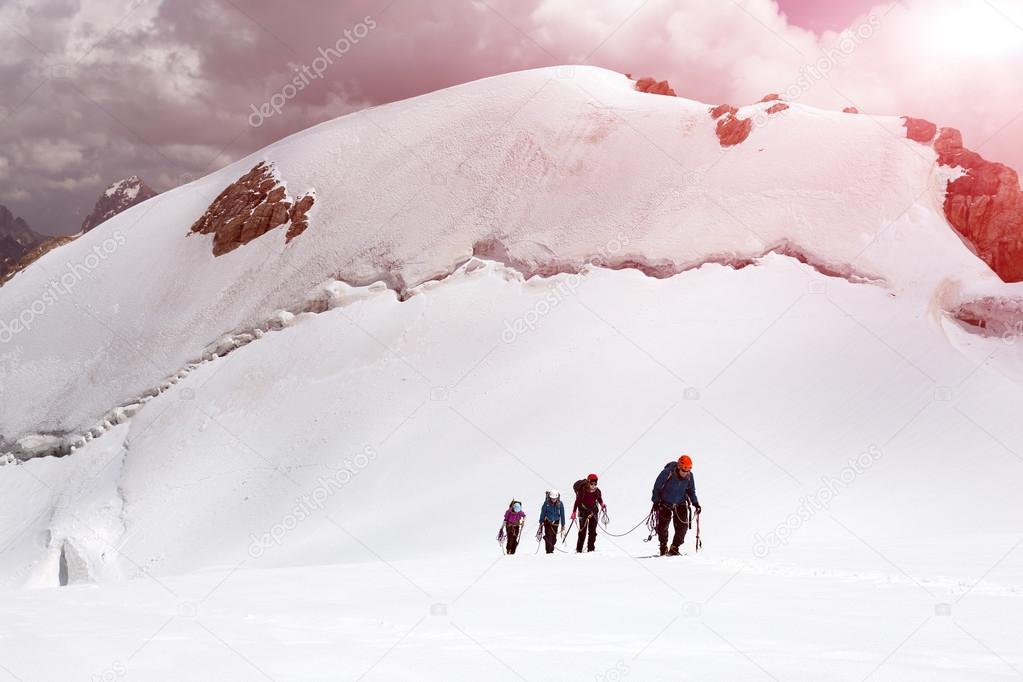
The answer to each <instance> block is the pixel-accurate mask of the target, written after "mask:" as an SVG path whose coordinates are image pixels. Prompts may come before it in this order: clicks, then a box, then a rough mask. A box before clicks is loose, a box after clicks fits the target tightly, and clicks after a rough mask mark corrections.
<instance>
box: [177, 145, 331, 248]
mask: <svg viewBox="0 0 1023 682" xmlns="http://www.w3.org/2000/svg"><path fill="white" fill-rule="evenodd" d="M312 204H313V197H312V195H308V194H307V195H305V196H303V197H302V198H301V199H299V200H298V202H297V203H296V204H295V205H294V207H293V205H292V202H291V201H288V200H287V190H286V189H285V188H284V187H283V186H282V185H280V184H279V183H278V182H277V180H276V178H274V176H273V172H272V170H271V168H270V166H269V165H268V164H267V163H266V162H260V163H259V164H257V165H256V166H255V167H254V168H253V169H252V170H250V171H249V172H248V173H246V174H245V175H243V176H242V177H240V178H239V179H238V180H237V181H236V182H234V183H233V184H231V185H230V186H228V187H226V188H225V189H224V191H223V192H221V193H220V195H219V196H218V197H217V198H216V199H214V200H213V203H212V204H210V206H209V208H207V209H206V212H205V213H204V214H203V215H202V217H200V218H199V219H198V220H197V221H195V223H194V224H193V225H192V229H191V232H194V233H199V234H212V235H213V255H214V256H220V255H223V254H225V253H229V252H230V251H233V250H235V249H236V248H238V247H239V246H242V245H243V244H248V243H249V242H251V241H252V240H253V239H258V238H259V237H261V236H263V235H264V234H266V233H267V232H270V231H271V230H273V229H275V228H277V227H279V226H281V225H283V224H285V223H287V222H289V221H291V222H292V223H293V224H292V227H291V228H290V229H289V230H288V232H287V235H286V240H287V241H288V242H290V241H291V239H292V238H294V237H295V236H297V235H299V234H301V233H302V232H303V231H305V229H306V228H307V227H308V226H309V223H308V220H307V219H306V217H305V214H306V212H308V210H309V208H310V207H311V206H312ZM299 205H301V206H303V207H304V208H303V209H302V210H301V211H296V210H295V208H297V207H298V206H299ZM296 222H299V223H301V224H300V225H296V224H295V223H296ZM296 229H297V231H296Z"/></svg>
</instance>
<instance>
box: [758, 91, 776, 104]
mask: <svg viewBox="0 0 1023 682" xmlns="http://www.w3.org/2000/svg"><path fill="white" fill-rule="evenodd" d="M780 99H781V95H778V94H775V93H773V92H772V93H771V94H769V95H764V97H763V99H761V100H760V101H761V102H774V101H775V100H780Z"/></svg>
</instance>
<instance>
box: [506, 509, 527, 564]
mask: <svg viewBox="0 0 1023 682" xmlns="http://www.w3.org/2000/svg"><path fill="white" fill-rule="evenodd" d="M525 522H526V512H524V511H522V503H521V502H519V501H518V500H512V501H511V504H509V505H508V511H506V512H505V513H504V532H505V535H506V536H507V537H508V543H507V545H505V549H506V550H507V551H508V554H515V549H516V548H517V547H518V546H519V536H520V535H522V526H523V524H525Z"/></svg>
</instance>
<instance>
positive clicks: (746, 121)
mask: <svg viewBox="0 0 1023 682" xmlns="http://www.w3.org/2000/svg"><path fill="white" fill-rule="evenodd" d="M738 111H739V110H738V109H736V108H735V107H733V106H732V105H731V104H719V105H717V106H716V107H713V108H712V109H711V110H710V117H711V118H713V119H714V120H716V121H717V122H718V123H717V127H716V128H715V129H714V132H715V133H716V134H717V136H718V142H719V143H720V144H721V146H722V147H733V146H735V145H737V144H739V143H741V142H743V141H745V140H746V138H747V137H749V134H750V131H751V130H753V119H751V118H739V117H738V115H737V113H738Z"/></svg>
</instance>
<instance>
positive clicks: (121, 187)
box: [82, 175, 157, 233]
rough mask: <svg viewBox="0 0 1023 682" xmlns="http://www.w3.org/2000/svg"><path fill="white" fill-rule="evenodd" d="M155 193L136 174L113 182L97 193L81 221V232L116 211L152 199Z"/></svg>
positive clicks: (111, 215) (115, 213)
mask: <svg viewBox="0 0 1023 682" xmlns="http://www.w3.org/2000/svg"><path fill="white" fill-rule="evenodd" d="M156 195H157V192H156V190H154V189H153V188H152V187H150V186H149V185H147V184H146V183H144V182H142V179H141V178H139V176H137V175H132V176H131V177H129V178H125V179H124V180H118V181H117V182H115V183H113V184H112V185H110V186H109V187H107V188H106V190H105V191H104V192H103V194H101V195H99V199H98V200H97V201H96V205H95V206H94V207H93V209H92V213H90V214H89V215H88V217H86V219H85V220H84V221H83V222H82V232H83V233H85V232H88V231H89V230H91V229H92V228H94V227H96V226H97V225H99V224H100V223H103V222H106V221H107V220H110V219H111V218H113V217H114V216H115V215H117V214H118V213H120V212H122V211H125V210H127V209H129V208H131V207H132V206H134V205H135V204H140V203H142V202H143V201H145V200H146V199H152V198H153V197H155V196H156Z"/></svg>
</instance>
